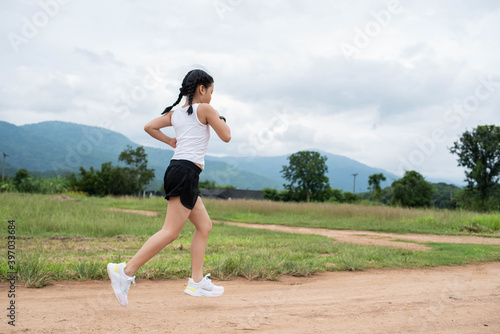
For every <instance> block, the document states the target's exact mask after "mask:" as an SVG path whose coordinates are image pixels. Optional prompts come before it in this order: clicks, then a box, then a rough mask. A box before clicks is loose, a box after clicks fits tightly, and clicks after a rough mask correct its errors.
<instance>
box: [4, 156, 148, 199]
mask: <svg viewBox="0 0 500 334" xmlns="http://www.w3.org/2000/svg"><path fill="white" fill-rule="evenodd" d="M118 161H120V162H123V163H124V164H125V166H124V167H122V166H114V165H113V164H112V162H105V163H103V164H102V165H101V169H95V168H94V167H90V169H89V170H86V169H85V168H84V167H80V173H79V174H78V175H77V174H75V173H70V174H68V175H66V177H65V178H64V177H60V176H58V177H52V178H40V177H37V175H36V174H30V173H29V172H28V171H27V170H26V169H24V168H21V169H19V170H18V171H17V172H16V175H15V176H14V178H13V179H12V180H11V182H6V183H3V184H2V186H1V188H0V190H2V191H13V190H17V191H19V192H25V193H39V194H55V193H62V192H65V191H69V190H71V191H80V192H84V193H86V194H88V195H91V196H108V195H113V196H116V195H130V194H134V193H139V192H140V191H143V190H145V187H146V185H147V184H149V182H150V181H151V180H152V179H153V178H154V176H155V173H154V169H148V168H147V164H148V159H147V155H146V152H145V150H144V147H142V146H139V147H137V148H136V149H133V148H132V147H131V146H127V148H126V149H125V150H124V151H123V152H121V153H120V155H119V157H118Z"/></svg>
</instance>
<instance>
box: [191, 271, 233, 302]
mask: <svg viewBox="0 0 500 334" xmlns="http://www.w3.org/2000/svg"><path fill="white" fill-rule="evenodd" d="M208 276H210V274H207V275H206V276H205V277H203V279H202V280H201V282H199V283H195V281H194V280H193V279H192V278H189V280H188V286H187V287H186V290H184V293H186V294H188V295H190V296H195V297H200V296H207V297H219V296H220V295H222V294H223V293H224V288H223V287H222V286H217V285H215V284H214V283H212V280H211V279H210V278H208Z"/></svg>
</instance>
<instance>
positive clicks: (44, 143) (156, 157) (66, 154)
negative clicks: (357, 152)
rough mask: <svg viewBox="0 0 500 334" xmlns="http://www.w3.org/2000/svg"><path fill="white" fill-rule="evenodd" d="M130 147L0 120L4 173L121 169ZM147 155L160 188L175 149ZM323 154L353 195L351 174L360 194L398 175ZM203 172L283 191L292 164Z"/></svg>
mask: <svg viewBox="0 0 500 334" xmlns="http://www.w3.org/2000/svg"><path fill="white" fill-rule="evenodd" d="M127 145H129V146H132V147H133V148H135V147H137V146H139V145H138V144H136V143H134V142H132V141H131V140H129V139H128V138H127V137H125V136H124V135H122V134H120V133H117V132H114V131H111V130H108V129H105V128H100V127H92V126H87V125H81V124H75V123H67V122H59V121H48V122H41V123H36V124H26V125H22V126H16V125H14V124H10V123H7V122H3V121H0V151H1V152H4V153H6V154H8V157H7V168H6V175H8V176H13V175H14V173H15V171H16V170H17V169H20V168H26V169H27V170H29V171H36V172H38V173H40V174H42V175H66V174H67V173H68V172H75V173H77V174H78V173H79V168H80V166H82V167H84V168H85V169H88V168H89V167H90V166H93V167H94V168H97V169H100V166H101V164H102V163H104V162H108V161H111V162H112V163H113V164H116V165H120V163H119V162H118V156H119V155H120V152H122V151H123V150H124V149H126V147H127ZM144 149H145V151H146V153H147V155H148V168H154V169H155V173H156V177H155V180H154V182H152V183H151V184H150V185H149V187H148V188H150V189H152V190H155V189H159V188H160V186H161V184H162V182H163V174H164V172H165V169H166V166H167V165H168V162H169V161H170V159H171V158H172V156H173V150H171V149H159V148H154V147H144ZM315 151H318V152H320V154H321V155H324V156H326V157H327V165H328V173H327V176H328V178H329V180H330V185H331V187H332V188H337V189H342V190H344V191H353V181H354V177H353V174H357V176H356V189H355V190H356V192H357V193H358V192H365V191H367V188H368V176H369V175H372V174H375V173H383V174H384V175H385V177H386V178H387V181H385V182H383V183H382V187H386V186H389V185H390V184H391V183H392V182H393V181H394V180H396V179H398V178H399V177H398V176H396V175H394V174H392V173H390V172H387V171H385V170H383V169H380V168H374V167H370V166H367V165H365V164H362V163H360V162H358V161H355V160H353V159H350V158H347V157H345V156H341V155H336V154H331V153H327V152H322V151H319V150H315ZM205 160H206V166H205V170H204V171H203V172H202V174H201V175H200V180H211V181H215V182H216V184H217V185H232V186H235V187H236V188H239V189H251V190H260V189H264V188H275V189H283V184H284V183H285V182H286V181H285V180H284V179H283V178H282V177H281V174H280V171H281V170H282V168H283V166H284V165H288V160H287V155H282V156H273V157H263V156H253V157H233V156H227V157H215V156H210V155H207V157H206V159H205Z"/></svg>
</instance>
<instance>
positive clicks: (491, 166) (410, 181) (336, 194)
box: [263, 125, 500, 211]
mask: <svg viewBox="0 0 500 334" xmlns="http://www.w3.org/2000/svg"><path fill="white" fill-rule="evenodd" d="M449 150H450V152H451V153H452V154H456V155H457V156H458V158H457V161H458V166H461V167H465V181H466V182H467V186H466V187H465V188H464V189H458V188H457V187H453V186H451V185H450V186H449V191H450V195H449V200H448V194H447V188H448V186H447V185H444V188H443V184H439V185H437V186H434V185H432V184H431V183H429V182H427V181H426V180H425V179H424V177H423V176H422V175H421V174H420V173H418V172H416V171H414V170H411V171H406V172H405V175H404V176H403V177H402V178H401V179H399V180H396V181H394V182H393V183H392V184H391V186H390V187H388V188H386V189H382V188H381V186H380V185H381V182H383V181H385V180H386V178H385V176H384V175H383V174H381V173H379V174H373V175H370V176H369V179H368V184H369V189H368V190H369V191H370V192H369V193H368V194H363V195H361V196H359V195H355V194H353V193H350V192H345V193H344V192H342V191H341V190H339V189H332V188H330V185H329V180H328V177H327V176H326V173H327V172H328V166H327V165H326V160H327V157H326V156H321V155H320V154H319V153H318V152H314V151H300V152H297V153H294V154H292V155H290V156H289V157H288V161H289V163H288V165H285V166H283V169H282V170H281V174H282V176H283V178H284V179H285V180H286V181H288V183H286V184H284V187H285V190H284V191H281V192H278V191H277V190H275V189H264V191H263V192H264V197H265V198H266V199H269V200H274V201H278V200H279V201H306V202H309V201H311V200H313V201H318V202H325V201H330V202H341V203H343V202H348V203H352V202H354V201H357V200H359V199H361V198H364V199H371V200H375V201H377V202H382V203H385V204H390V205H397V206H403V207H431V206H433V203H434V205H435V206H438V207H447V208H463V209H470V210H477V211H489V210H499V209H500V185H499V179H500V127H498V126H495V125H482V126H478V127H477V128H475V129H473V130H472V131H466V132H464V133H463V134H462V136H461V137H460V138H459V140H457V141H456V142H454V144H453V146H452V147H451V148H450V149H449ZM453 192H454V193H455V194H453ZM436 195H437V196H436Z"/></svg>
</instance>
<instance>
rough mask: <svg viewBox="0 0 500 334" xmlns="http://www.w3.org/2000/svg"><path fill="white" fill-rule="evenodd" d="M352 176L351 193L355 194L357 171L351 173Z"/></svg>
mask: <svg viewBox="0 0 500 334" xmlns="http://www.w3.org/2000/svg"><path fill="white" fill-rule="evenodd" d="M352 176H354V183H353V185H352V193H353V194H355V193H356V176H358V173H354V174H352Z"/></svg>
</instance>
